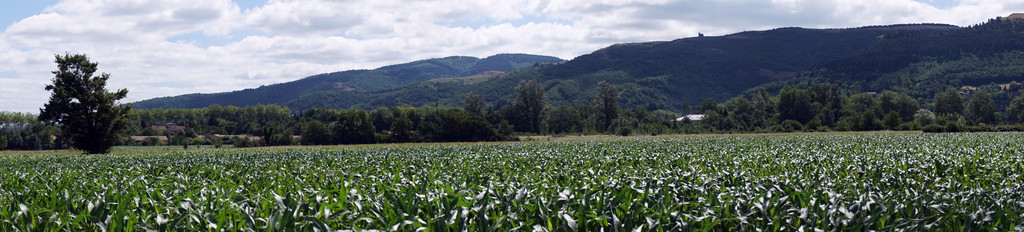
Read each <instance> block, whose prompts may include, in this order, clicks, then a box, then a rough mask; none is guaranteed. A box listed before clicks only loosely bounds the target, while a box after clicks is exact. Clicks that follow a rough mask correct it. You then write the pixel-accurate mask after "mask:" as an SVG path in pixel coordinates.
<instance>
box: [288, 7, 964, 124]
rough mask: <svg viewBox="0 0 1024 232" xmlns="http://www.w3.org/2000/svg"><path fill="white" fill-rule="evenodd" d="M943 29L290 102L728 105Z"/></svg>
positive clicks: (786, 32)
mask: <svg viewBox="0 0 1024 232" xmlns="http://www.w3.org/2000/svg"><path fill="white" fill-rule="evenodd" d="M959 29H960V28H959V27H955V26H950V25H938V24H922V25H893V26H874V27H862V28H852V29H804V28H780V29H774V30H768V31H749V32H741V33H736V34H731V35H726V36H715V37H710V36H709V37H694V38H684V39H678V40H674V41H662V42H646V43H629V44H618V45H613V46H610V47H607V48H604V49H600V50H597V51H595V52H593V53H590V54H586V55H583V56H580V57H577V58H575V59H573V60H571V61H568V62H565V63H561V64H549V65H540V66H534V67H529V68H524V69H520V70H517V71H516V72H513V73H510V74H507V75H505V76H504V77H502V78H494V79H490V80H487V81H486V82H483V83H478V84H472V83H465V82H453V83H437V82H425V83H419V84H413V85H408V86H405V87H401V88H397V89H391V90H383V91H376V92H372V93H354V92H344V91H333V92H320V93H316V94H310V95H306V96H303V97H301V98H299V99H298V100H296V101H293V102H289V103H287V104H286V106H288V107H290V108H292V109H293V110H302V109H310V108H348V107H352V106H355V107H359V108H377V107H383V106H394V105H402V104H408V105H413V106H420V105H435V104H437V105H454V106H457V105H461V104H462V100H463V96H464V95H465V94H467V93H469V92H473V93H476V94H478V95H480V96H481V97H483V98H484V99H485V100H486V101H487V102H489V103H490V104H491V105H492V106H494V107H501V106H504V105H506V104H508V103H510V102H511V101H512V100H513V99H514V97H515V93H514V87H515V86H516V84H517V83H518V82H519V81H521V80H538V81H540V82H541V83H542V84H543V85H544V87H545V90H546V97H547V98H548V100H549V102H551V103H553V104H558V102H562V101H566V102H569V103H571V104H572V105H577V106H579V105H585V104H589V103H590V101H592V100H593V99H594V96H595V91H594V90H595V86H596V84H597V83H598V82H600V81H607V82H609V83H612V84H614V85H616V86H617V87H618V88H619V90H621V91H622V97H621V98H620V100H619V101H620V103H622V105H623V106H624V107H633V106H638V105H643V106H647V108H649V109H673V110H674V109H678V107H679V106H680V105H682V104H683V102H687V103H690V104H691V105H696V103H697V102H699V101H700V100H702V99H704V98H709V97H710V98H714V99H716V100H719V101H724V100H725V99H729V98H731V97H734V96H736V95H738V94H740V93H742V92H743V91H745V90H747V89H749V88H751V87H755V86H758V85H761V84H764V83H768V82H774V81H783V80H787V79H791V78H794V77H797V75H798V74H799V73H801V72H803V71H805V70H806V69H807V68H808V67H810V66H812V65H815V64H818V63H822V62H826V61H829V60H835V59H840V58H843V57H847V56H850V55H853V54H856V53H857V52H859V51H861V50H863V49H864V48H866V47H868V46H870V45H871V44H873V43H876V42H877V41H878V40H879V37H881V36H883V35H886V34H890V33H897V32H901V31H924V32H937V31H948V30H959Z"/></svg>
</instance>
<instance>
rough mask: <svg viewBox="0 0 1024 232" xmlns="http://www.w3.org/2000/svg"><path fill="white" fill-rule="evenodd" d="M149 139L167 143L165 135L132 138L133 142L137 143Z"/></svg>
mask: <svg viewBox="0 0 1024 232" xmlns="http://www.w3.org/2000/svg"><path fill="white" fill-rule="evenodd" d="M148 138H156V139H158V140H160V141H164V142H167V136H163V135H160V136H132V140H135V142H142V141H143V140H146V139H148Z"/></svg>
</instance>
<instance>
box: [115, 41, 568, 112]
mask: <svg viewBox="0 0 1024 232" xmlns="http://www.w3.org/2000/svg"><path fill="white" fill-rule="evenodd" d="M557 62H563V60H562V59H559V58H557V57H550V56H538V55H528V54H499V55H494V56H490V57H487V58H483V59H480V58H476V57H468V56H452V57H445V58H437V59H428V60H421V61H415V62H411V63H405V64H397V65H390V66H384V67H381V68H378V69H374V70H351V71H343V72H334V73H324V74H318V75H313V76H309V77H306V78H303V79H300V80H296V81H292V82H287V83H281V84H274V85H268V86H261V87H259V88H255V89H245V90H239V91H233V92H225V93H213V94H186V95H181V96H174V97H162V98H154V99H149V100H144V101H139V102H135V103H133V105H134V107H135V108H141V109H146V108H200V107H206V106H208V105H211V104H220V105H235V106H247V105H256V104H278V105H286V103H289V102H291V101H293V100H295V99H297V98H300V97H302V96H305V95H309V94H315V93H320V92H342V93H362V92H372V91H379V90H386V89H394V88H398V87H401V86H405V85H409V84H414V83H421V82H425V81H429V80H432V79H442V78H457V77H470V76H474V75H478V74H486V73H492V74H493V73H505V72H510V71H513V70H516V69H518V68H522V67H526V66H531V65H534V64H536V63H557Z"/></svg>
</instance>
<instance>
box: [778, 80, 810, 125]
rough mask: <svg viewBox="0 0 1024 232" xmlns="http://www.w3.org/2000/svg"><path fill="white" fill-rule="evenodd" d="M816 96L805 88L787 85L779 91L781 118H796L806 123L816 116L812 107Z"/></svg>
mask: <svg viewBox="0 0 1024 232" xmlns="http://www.w3.org/2000/svg"><path fill="white" fill-rule="evenodd" d="M813 97H814V96H812V95H811V94H808V93H807V91H805V90H800V89H797V88H793V87H790V86H786V87H785V88H783V89H782V90H781V91H780V92H779V102H778V109H779V120H796V121H798V122H800V123H806V122H808V121H810V120H811V118H814V115H815V114H814V112H813V110H812V107H811V103H813V101H814V99H812V98H813Z"/></svg>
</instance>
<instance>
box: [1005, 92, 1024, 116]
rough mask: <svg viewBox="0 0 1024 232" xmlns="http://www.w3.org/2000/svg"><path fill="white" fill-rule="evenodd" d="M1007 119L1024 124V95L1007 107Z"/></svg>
mask: <svg viewBox="0 0 1024 232" xmlns="http://www.w3.org/2000/svg"><path fill="white" fill-rule="evenodd" d="M1006 117H1007V118H1009V120H1010V121H1012V122H1018V123H1019V122H1024V94H1022V95H1018V96H1017V97H1016V98H1013V101H1011V102H1010V106H1007V107H1006Z"/></svg>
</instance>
